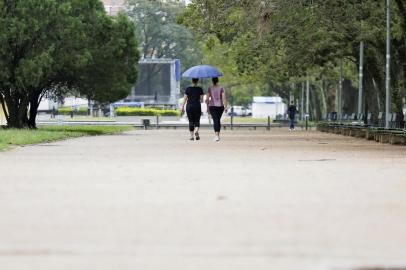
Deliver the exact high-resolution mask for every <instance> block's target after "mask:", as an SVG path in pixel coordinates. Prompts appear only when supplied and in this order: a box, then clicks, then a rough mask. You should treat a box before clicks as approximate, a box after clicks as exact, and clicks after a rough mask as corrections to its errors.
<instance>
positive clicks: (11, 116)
mask: <svg viewBox="0 0 406 270" xmlns="http://www.w3.org/2000/svg"><path fill="white" fill-rule="evenodd" d="M0 15H1V16H0V28H1V29H2V30H1V35H0V59H1V60H0V70H1V71H0V102H1V103H2V105H3V108H4V113H5V115H6V118H7V123H8V126H9V127H14V128H25V127H30V128H35V117H36V114H37V108H38V105H39V103H40V101H41V99H42V98H43V97H44V95H45V94H63V93H66V92H68V91H69V92H72V91H76V92H78V93H81V94H83V93H85V94H87V95H89V94H92V95H93V96H94V97H95V98H100V100H110V99H114V98H118V97H123V96H125V95H124V92H125V90H123V89H124V88H126V87H128V89H127V93H128V92H129V91H130V88H131V87H130V86H129V85H130V82H131V84H132V83H134V82H135V77H136V73H135V70H136V65H135V63H136V62H137V60H138V53H137V44H136V42H135V40H134V29H133V27H132V26H130V24H129V23H128V20H127V21H126V19H125V18H124V17H119V18H117V19H112V18H108V17H107V15H106V14H105V11H104V8H103V6H102V4H101V2H100V1H98V0H68V1H67V0H13V1H11V0H1V1H0ZM96 44H97V46H96ZM101 44H103V46H100V45H101ZM101 67H104V68H101ZM110 67H111V69H109V68H110ZM115 68H117V69H118V68H122V69H121V70H114V71H113V70H112V69H115ZM101 79H104V81H101ZM106 82H108V84H107V85H108V86H107V87H106ZM102 87H104V88H102ZM106 96H108V97H109V98H106Z"/></svg>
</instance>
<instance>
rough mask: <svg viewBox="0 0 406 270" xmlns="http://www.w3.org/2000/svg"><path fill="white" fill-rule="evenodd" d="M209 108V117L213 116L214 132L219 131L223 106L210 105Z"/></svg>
mask: <svg viewBox="0 0 406 270" xmlns="http://www.w3.org/2000/svg"><path fill="white" fill-rule="evenodd" d="M209 109H210V114H211V117H212V118H213V126H214V132H220V130H221V116H222V115H223V112H224V106H223V107H215V106H210V107H209Z"/></svg>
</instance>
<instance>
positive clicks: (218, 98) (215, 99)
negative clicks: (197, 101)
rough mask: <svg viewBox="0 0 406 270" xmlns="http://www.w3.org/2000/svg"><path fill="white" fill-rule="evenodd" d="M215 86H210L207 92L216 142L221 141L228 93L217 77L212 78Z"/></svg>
mask: <svg viewBox="0 0 406 270" xmlns="http://www.w3.org/2000/svg"><path fill="white" fill-rule="evenodd" d="M212 82H213V86H211V87H209V90H208V92H207V100H206V102H207V108H208V110H207V112H208V113H210V115H211V117H212V118H213V128H214V133H215V137H214V140H215V141H216V142H218V141H220V130H221V116H222V115H223V112H224V110H225V108H226V106H227V104H226V102H227V100H226V93H225V91H224V88H223V87H222V86H220V85H219V79H218V78H217V77H215V78H213V79H212Z"/></svg>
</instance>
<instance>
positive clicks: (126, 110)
mask: <svg viewBox="0 0 406 270" xmlns="http://www.w3.org/2000/svg"><path fill="white" fill-rule="evenodd" d="M116 115H117V116H180V112H179V111H177V110H160V109H152V108H130V107H119V108H117V109H116Z"/></svg>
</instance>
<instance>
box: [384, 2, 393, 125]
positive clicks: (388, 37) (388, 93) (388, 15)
mask: <svg viewBox="0 0 406 270" xmlns="http://www.w3.org/2000/svg"><path fill="white" fill-rule="evenodd" d="M390 23H391V12H390V0H386V84H385V85H386V100H385V120H386V121H385V128H389V123H390V120H391V119H389V114H390V111H391V102H392V100H391V91H390V79H391V78H390V59H391V50H390V46H391V28H390Z"/></svg>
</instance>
